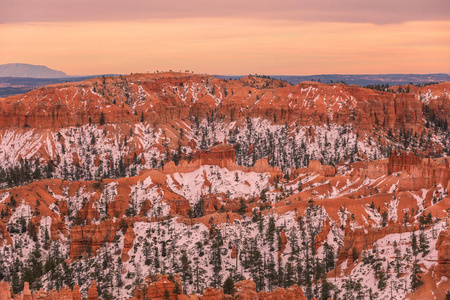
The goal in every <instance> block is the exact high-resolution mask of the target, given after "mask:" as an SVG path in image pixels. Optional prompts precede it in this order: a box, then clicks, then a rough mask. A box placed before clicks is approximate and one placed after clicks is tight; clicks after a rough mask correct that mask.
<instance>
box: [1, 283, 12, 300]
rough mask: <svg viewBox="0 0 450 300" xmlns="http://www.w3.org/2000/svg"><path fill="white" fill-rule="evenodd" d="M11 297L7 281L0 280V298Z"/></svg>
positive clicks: (7, 298) (6, 299) (5, 299)
mask: <svg viewBox="0 0 450 300" xmlns="http://www.w3.org/2000/svg"><path fill="white" fill-rule="evenodd" d="M9 299H11V288H10V287H9V283H8V282H6V281H1V282H0V300H9Z"/></svg>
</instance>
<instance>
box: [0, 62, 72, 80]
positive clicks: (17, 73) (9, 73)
mask: <svg viewBox="0 0 450 300" xmlns="http://www.w3.org/2000/svg"><path fill="white" fill-rule="evenodd" d="M0 77H31V78H63V77H67V74H66V73H64V72H62V71H57V70H53V69H50V68H49V67H46V66H40V65H31V64H22V63H10V64H4V65H0Z"/></svg>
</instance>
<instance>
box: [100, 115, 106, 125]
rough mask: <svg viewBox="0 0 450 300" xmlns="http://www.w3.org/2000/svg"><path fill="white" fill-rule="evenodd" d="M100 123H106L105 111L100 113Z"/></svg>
mask: <svg viewBox="0 0 450 300" xmlns="http://www.w3.org/2000/svg"><path fill="white" fill-rule="evenodd" d="M99 123H100V125H101V126H102V125H105V114H103V112H101V114H100V121H99Z"/></svg>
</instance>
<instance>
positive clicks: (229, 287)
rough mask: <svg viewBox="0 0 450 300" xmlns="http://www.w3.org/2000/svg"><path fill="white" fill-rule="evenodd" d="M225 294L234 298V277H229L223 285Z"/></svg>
mask: <svg viewBox="0 0 450 300" xmlns="http://www.w3.org/2000/svg"><path fill="white" fill-rule="evenodd" d="M223 292H224V294H226V295H231V296H233V295H234V293H235V290H234V279H233V276H231V274H230V275H228V277H227V279H225V282H224V283H223Z"/></svg>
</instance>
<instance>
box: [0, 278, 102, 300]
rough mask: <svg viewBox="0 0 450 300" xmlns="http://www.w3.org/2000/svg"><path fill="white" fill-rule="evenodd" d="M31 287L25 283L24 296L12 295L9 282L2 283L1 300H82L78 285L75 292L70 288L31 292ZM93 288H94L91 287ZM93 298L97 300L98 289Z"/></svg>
mask: <svg viewBox="0 0 450 300" xmlns="http://www.w3.org/2000/svg"><path fill="white" fill-rule="evenodd" d="M29 286H30V285H29V284H28V282H25V283H24V289H23V292H22V294H20V295H12V294H11V290H10V286H9V283H8V282H4V281H1V282H0V300H13V299H14V300H81V294H80V290H79V288H78V285H75V286H74V288H73V290H71V289H69V288H67V287H66V288H63V289H61V290H60V291H56V290H52V291H48V292H46V291H44V290H43V289H41V290H39V291H34V292H31V291H30V287H29ZM91 288H92V286H91ZM89 291H90V292H91V295H92V298H89V295H88V299H90V300H97V289H96V287H95V298H94V297H93V295H94V290H92V291H91V289H89Z"/></svg>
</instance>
